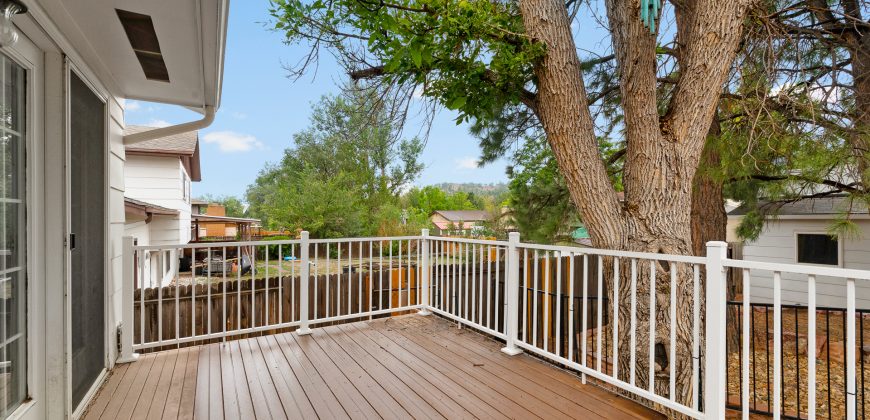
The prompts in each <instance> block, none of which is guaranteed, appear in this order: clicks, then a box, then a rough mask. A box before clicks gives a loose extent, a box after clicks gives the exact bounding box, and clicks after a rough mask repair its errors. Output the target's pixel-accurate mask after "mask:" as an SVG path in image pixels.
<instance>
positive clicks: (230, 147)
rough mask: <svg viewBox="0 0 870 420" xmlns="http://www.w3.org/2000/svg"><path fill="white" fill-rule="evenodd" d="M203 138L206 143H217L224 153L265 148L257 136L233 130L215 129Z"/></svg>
mask: <svg viewBox="0 0 870 420" xmlns="http://www.w3.org/2000/svg"><path fill="white" fill-rule="evenodd" d="M202 140H203V141H204V142H206V143H214V144H217V146H218V149H220V151H221V152H224V153H231V152H247V151H250V150H252V149H254V148H256V149H263V148H264V145H263V143H262V142H261V141H259V140H257V138H256V137H254V136H252V135H250V134H242V133H236V132H233V131H213V132H211V133H208V134H206V135H205V136H203V137H202Z"/></svg>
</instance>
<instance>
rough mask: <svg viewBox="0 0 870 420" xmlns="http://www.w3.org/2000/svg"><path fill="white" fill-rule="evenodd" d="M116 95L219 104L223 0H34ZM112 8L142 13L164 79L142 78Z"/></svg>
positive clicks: (194, 104) (223, 41) (186, 103)
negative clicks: (157, 49)
mask: <svg viewBox="0 0 870 420" xmlns="http://www.w3.org/2000/svg"><path fill="white" fill-rule="evenodd" d="M38 3H40V4H41V5H42V7H43V8H44V10H45V11H46V12H47V13H48V15H49V16H50V17H51V19H52V20H53V21H54V22H55V24H57V25H58V27H59V28H60V29H61V31H62V32H63V33H64V35H65V36H67V37H68V38H69V41H70V42H71V43H72V45H73V46H74V48H75V49H76V50H77V51H78V53H79V54H81V56H82V57H83V59H84V60H85V61H86V62H87V63H86V64H87V65H88V66H91V67H93V68H94V71H95V72H96V73H97V74H99V75H105V76H107V77H110V78H111V83H110V84H111V85H112V86H115V87H117V89H118V90H119V92H117V94H118V95H120V96H121V97H124V98H127V99H140V100H146V101H154V102H163V103H169V104H176V105H182V106H187V107H191V108H195V109H200V108H202V107H203V106H214V107H215V108H217V107H219V105H220V92H221V80H222V78H223V60H224V48H225V46H226V25H227V14H228V12H229V4H228V3H229V0H147V1H143V0H76V1H64V0H38ZM116 9H121V10H126V11H129V12H134V13H139V14H144V15H148V16H150V17H151V20H152V21H153V24H154V31H155V32H156V34H157V39H158V41H159V43H160V50H161V53H162V55H163V60H164V62H165V63H166V68H167V70H168V73H169V79H170V81H169V82H168V83H167V82H163V81H156V80H148V79H146V78H145V73H144V71H143V70H142V67H141V65H140V64H139V60H138V59H137V58H136V54H135V53H134V51H133V49H132V47H131V46H130V41H129V40H128V38H127V35H126V33H125V32H124V28H123V26H122V25H121V22H120V20H119V19H118V15H117V12H116Z"/></svg>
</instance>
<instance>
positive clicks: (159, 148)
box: [124, 125, 202, 181]
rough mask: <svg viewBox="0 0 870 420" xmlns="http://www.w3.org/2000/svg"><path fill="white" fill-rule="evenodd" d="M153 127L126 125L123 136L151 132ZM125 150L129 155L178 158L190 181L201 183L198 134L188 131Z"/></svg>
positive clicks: (133, 145)
mask: <svg viewBox="0 0 870 420" xmlns="http://www.w3.org/2000/svg"><path fill="white" fill-rule="evenodd" d="M153 129H154V127H146V126H143V125H128V126H127V127H126V128H125V129H124V135H125V136H127V135H130V134H135V133H141V132H145V131H149V130H153ZM124 147H125V150H126V151H127V153H129V154H134V155H146V156H178V157H179V158H180V159H181V163H182V164H183V165H184V169H186V170H187V173H188V175H190V179H191V180H192V181H202V173H201V171H200V162H199V132H198V131H189V132H186V133H181V134H175V135H172V136H166V137H160V138H157V139H154V140H147V141H143V142H138V143H133V144H128V145H126V146H124Z"/></svg>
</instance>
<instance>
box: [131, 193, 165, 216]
mask: <svg viewBox="0 0 870 420" xmlns="http://www.w3.org/2000/svg"><path fill="white" fill-rule="evenodd" d="M124 207H125V209H126V210H127V211H130V210H133V211H138V212H141V213H151V214H170V215H174V214H178V210H174V209H170V208H167V207H163V206H158V205H157V204H152V203H149V202H147V201H142V200H136V199H135V198H130V197H124Z"/></svg>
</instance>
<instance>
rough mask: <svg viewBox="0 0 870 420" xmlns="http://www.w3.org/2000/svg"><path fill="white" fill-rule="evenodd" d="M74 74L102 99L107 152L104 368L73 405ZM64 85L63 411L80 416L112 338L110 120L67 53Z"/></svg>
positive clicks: (96, 88) (96, 385) (94, 86)
mask: <svg viewBox="0 0 870 420" xmlns="http://www.w3.org/2000/svg"><path fill="white" fill-rule="evenodd" d="M73 74H75V75H76V77H78V78H79V79H80V80H81V81H82V82H84V83H85V85H87V86H88V88H89V89H90V90H91V92H92V93H93V94H94V95H95V96H96V97H97V98H98V99H99V100H100V101H101V102H102V103H103V139H102V143H103V150H104V151H105V152H106V153H105V155H104V159H103V162H101V163H102V165H103V182H102V192H103V223H102V225H103V250H102V252H101V253H102V255H103V259H102V262H103V324H104V325H103V333H104V335H103V338H104V340H103V346H102V347H103V370H102V371H101V372H100V374H99V375H98V376H97V379H96V380H95V381H94V383H93V384H91V387H90V389H89V390H88V392H87V393H86V394H85V396H84V397H83V398H82V401H81V402H80V403H79V404H78V405H77V406H73V401H72V302H71V296H72V293H71V292H72V258H71V255H70V252H71V250H70V247H69V237H70V236H69V235H70V233H71V232H70V230H71V228H72V197H71V193H70V191H71V190H72V185H71V179H72V173H71V170H72V168H71V166H72V165H71V158H72V144H71V142H72V126H71V121H72V109H71V99H72V98H71V93H70V81H71V76H72V75H73ZM63 78H64V80H63V86H64V136H63V137H64V141H63V145H64V188H63V189H64V194H63V196H64V198H63V203H64V229H63V230H64V236H63V242H64V295H65V298H64V324H65V325H64V344H63V345H64V350H65V351H64V353H65V355H64V359H65V360H64V362H65V366H64V371H65V375H66V380H65V384H66V387H65V388H66V391H65V393H66V395H65V400H66V411H67V413H70V414H71V417H72V418H74V419H75V418H79V417H80V416H81V415H82V414H83V413H84V410H85V409H86V408H87V406H88V403H89V402H90V400H91V398H92V397H93V396H94V394H96V392H97V391H98V390H99V389H100V386H101V385H102V384H103V382H104V381H105V379H106V375H107V374H108V369H109V367H110V366H111V361H110V360H109V356H110V354H111V351H110V348H109V347H110V346H111V343H112V342H114V341H113V340H112V337H111V331H110V328H109V322H108V321H109V315H110V312H109V308H110V305H111V301H110V299H109V296H110V291H111V289H110V287H111V285H110V277H109V272H110V270H111V258H110V256H109V246H110V236H109V230H110V226H109V204H110V203H109V169H110V168H109V155H110V153H111V152H110V148H109V124H110V119H111V115H110V111H109V101H108V99H109V94H108V93H107V91H106V90H105V89H103V88H102V87H101V86H100V85H98V84H97V83H94V81H93V79H91V78H90V77H88V75H87V72H85V71H84V70H83V69H82V68H81V67H79V66H78V65H77V64H76V63H75V62H74V61H73V60H71V59H70V58H69V57H65V60H64V72H63Z"/></svg>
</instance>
